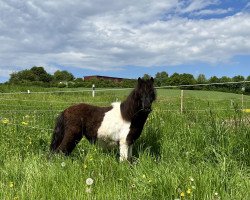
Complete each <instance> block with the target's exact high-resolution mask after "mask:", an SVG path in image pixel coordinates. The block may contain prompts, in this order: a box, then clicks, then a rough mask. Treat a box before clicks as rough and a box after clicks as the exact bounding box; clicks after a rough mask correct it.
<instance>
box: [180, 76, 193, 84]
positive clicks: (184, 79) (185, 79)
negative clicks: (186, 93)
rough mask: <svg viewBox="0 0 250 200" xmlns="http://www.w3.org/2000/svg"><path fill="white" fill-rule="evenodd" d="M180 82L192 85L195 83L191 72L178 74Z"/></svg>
mask: <svg viewBox="0 0 250 200" xmlns="http://www.w3.org/2000/svg"><path fill="white" fill-rule="evenodd" d="M180 84H181V85H192V84H195V79H194V76H193V75H192V74H186V73H184V74H180Z"/></svg>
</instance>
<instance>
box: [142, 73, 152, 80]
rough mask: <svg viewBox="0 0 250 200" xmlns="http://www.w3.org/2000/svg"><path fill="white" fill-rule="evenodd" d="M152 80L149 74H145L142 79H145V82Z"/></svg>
mask: <svg viewBox="0 0 250 200" xmlns="http://www.w3.org/2000/svg"><path fill="white" fill-rule="evenodd" d="M150 78H151V76H150V75H148V74H144V75H143V77H142V79H144V80H148V79H150Z"/></svg>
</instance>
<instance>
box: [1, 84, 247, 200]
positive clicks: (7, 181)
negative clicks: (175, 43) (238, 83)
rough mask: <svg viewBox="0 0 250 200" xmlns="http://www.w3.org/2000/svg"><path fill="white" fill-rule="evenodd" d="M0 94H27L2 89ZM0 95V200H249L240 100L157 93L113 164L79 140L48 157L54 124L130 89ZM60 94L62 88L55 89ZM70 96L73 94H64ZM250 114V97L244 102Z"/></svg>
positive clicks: (109, 155)
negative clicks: (126, 151)
mask: <svg viewBox="0 0 250 200" xmlns="http://www.w3.org/2000/svg"><path fill="white" fill-rule="evenodd" d="M0 90H1V92H9V91H11V92H16V91H27V88H12V87H7V86H6V87H1V88H0ZM30 90H31V94H19V93H12V94H1V93H0V141H1V142H0V199H7V200H9V199H13V200H14V199H15V200H17V199H46V200H47V199H55V200H64V199H65V200H67V199H69V200H71V199H97V200H99V199H100V200H103V199H107V200H109V199H116V200H119V199H121V200H123V199H132V200H133V199H135V200H138V199H141V200H150V199H154V200H156V199H167V200H174V199H176V200H177V199H197V200H205V199H209V200H218V199H225V200H230V199H232V200H238V199H239V200H240V199H241V200H242V199H246V200H248V199H250V113H248V112H242V110H241V106H242V99H241V98H242V96H241V95H240V94H231V93H222V92H212V91H188V90H185V91H184V100H183V113H182V114H181V113H180V90H177V89H176V90H174V89H158V91H157V93H158V96H157V101H156V102H155V103H154V105H153V111H152V113H151V114H150V117H149V118H148V120H147V122H146V124H145V127H144V129H143V133H142V135H141V137H140V138H139V140H137V141H136V143H135V145H134V149H133V155H134V157H133V163H128V162H123V163H120V162H119V160H118V151H117V150H111V151H108V150H103V149H102V148H100V147H98V146H96V145H91V144H89V143H88V142H87V140H86V139H83V140H82V141H81V142H80V143H79V144H78V146H77V147H76V149H75V150H74V151H73V153H72V155H70V156H68V157H65V156H63V155H51V154H50V153H49V144H50V139H51V134H52V131H53V128H54V122H55V119H56V117H57V115H58V113H60V112H61V111H62V110H63V109H65V108H67V107H68V106H70V105H73V104H75V103H80V102H87V103H91V104H94V105H99V106H105V105H110V103H111V102H114V101H122V100H123V99H124V98H125V97H126V96H127V95H128V93H129V92H130V90H129V89H128V90H116V91H98V90H97V92H96V96H95V97H94V98H93V97H92V95H91V91H83V90H84V89H81V88H79V89H75V90H74V92H72V89H64V91H68V92H56V93H32V91H42V90H43V91H44V92H48V91H51V90H53V91H55V90H58V89H51V88H50V89H45V88H44V89H42V88H36V87H34V88H31V89H30ZM60 90H63V89H60ZM70 91H71V92H70ZM243 107H244V108H249V109H250V96H244V102H243Z"/></svg>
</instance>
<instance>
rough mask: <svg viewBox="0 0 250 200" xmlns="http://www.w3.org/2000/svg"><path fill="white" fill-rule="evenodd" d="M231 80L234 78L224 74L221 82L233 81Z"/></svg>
mask: <svg viewBox="0 0 250 200" xmlns="http://www.w3.org/2000/svg"><path fill="white" fill-rule="evenodd" d="M231 81H232V79H231V78H229V77H227V76H222V77H221V78H220V82H221V83H225V82H231Z"/></svg>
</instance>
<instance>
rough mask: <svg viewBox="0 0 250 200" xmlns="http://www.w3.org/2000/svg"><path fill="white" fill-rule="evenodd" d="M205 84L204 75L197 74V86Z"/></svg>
mask: <svg viewBox="0 0 250 200" xmlns="http://www.w3.org/2000/svg"><path fill="white" fill-rule="evenodd" d="M206 82H207V79H206V76H205V75H204V74H199V76H198V77H197V83H198V84H204V83H206Z"/></svg>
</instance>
